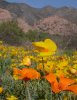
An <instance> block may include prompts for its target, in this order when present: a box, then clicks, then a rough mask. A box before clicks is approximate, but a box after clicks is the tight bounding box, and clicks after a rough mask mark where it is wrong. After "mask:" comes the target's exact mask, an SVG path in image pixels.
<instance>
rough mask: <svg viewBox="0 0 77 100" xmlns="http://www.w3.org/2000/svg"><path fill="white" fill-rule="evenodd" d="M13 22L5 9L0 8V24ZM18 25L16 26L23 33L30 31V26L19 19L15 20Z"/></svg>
mask: <svg viewBox="0 0 77 100" xmlns="http://www.w3.org/2000/svg"><path fill="white" fill-rule="evenodd" d="M11 20H14V19H13V17H12V14H11V13H10V12H9V11H8V10H5V9H2V8H0V23H2V22H7V21H11ZM15 20H16V21H17V23H18V26H19V27H20V28H21V29H22V30H23V31H24V32H27V31H28V30H30V29H32V28H31V26H30V25H29V24H28V23H27V22H26V21H24V20H23V19H21V18H17V19H15Z"/></svg>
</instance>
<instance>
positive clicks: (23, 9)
mask: <svg viewBox="0 0 77 100" xmlns="http://www.w3.org/2000/svg"><path fill="white" fill-rule="evenodd" d="M0 8H3V9H6V10H8V11H9V12H10V13H11V14H12V16H13V18H17V17H20V18H21V19H23V20H25V21H27V22H28V23H29V24H30V25H33V24H34V23H35V22H37V21H38V20H40V19H43V18H46V17H49V16H53V15H57V16H60V17H63V18H65V19H67V20H69V21H71V22H73V23H75V24H77V9H75V8H70V7H61V8H54V7H51V6H46V7H44V8H39V9H37V8H33V7H30V6H29V5H27V4H23V3H9V2H7V1H5V0H0Z"/></svg>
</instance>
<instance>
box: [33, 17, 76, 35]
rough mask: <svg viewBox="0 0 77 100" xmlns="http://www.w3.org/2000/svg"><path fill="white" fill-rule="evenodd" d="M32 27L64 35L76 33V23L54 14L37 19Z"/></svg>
mask: <svg viewBox="0 0 77 100" xmlns="http://www.w3.org/2000/svg"><path fill="white" fill-rule="evenodd" d="M34 27H35V29H37V30H40V31H42V32H46V33H50V34H58V35H64V36H67V35H74V34H76V33H77V25H76V24H73V23H72V22H70V21H68V20H66V19H64V18H61V17H59V16H56V15H55V16H51V17H47V18H44V19H42V20H40V21H38V22H37V23H35V25H34Z"/></svg>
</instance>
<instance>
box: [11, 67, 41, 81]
mask: <svg viewBox="0 0 77 100" xmlns="http://www.w3.org/2000/svg"><path fill="white" fill-rule="evenodd" d="M13 74H14V75H17V76H18V79H24V80H27V79H39V78H40V73H39V72H37V71H36V70H34V69H32V68H23V69H22V70H20V69H18V68H14V69H13Z"/></svg>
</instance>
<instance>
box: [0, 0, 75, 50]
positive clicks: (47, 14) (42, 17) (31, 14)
mask: <svg viewBox="0 0 77 100" xmlns="http://www.w3.org/2000/svg"><path fill="white" fill-rule="evenodd" d="M7 20H16V21H17V23H18V26H19V27H20V28H21V29H22V30H23V31H25V32H27V31H28V30H30V29H34V30H35V29H37V30H39V31H42V32H43V31H44V32H46V33H49V34H50V35H51V38H52V39H53V40H55V41H56V43H58V44H59V45H60V44H61V46H66V45H68V46H69V47H70V46H71V47H72V46H73V47H75V48H77V44H76V43H77V9H76V8H72V7H61V8H55V7H52V6H46V7H43V8H33V7H31V6H29V5H27V4H24V3H9V2H7V1H5V0H0V22H2V21H7ZM63 44H64V45H63Z"/></svg>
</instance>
